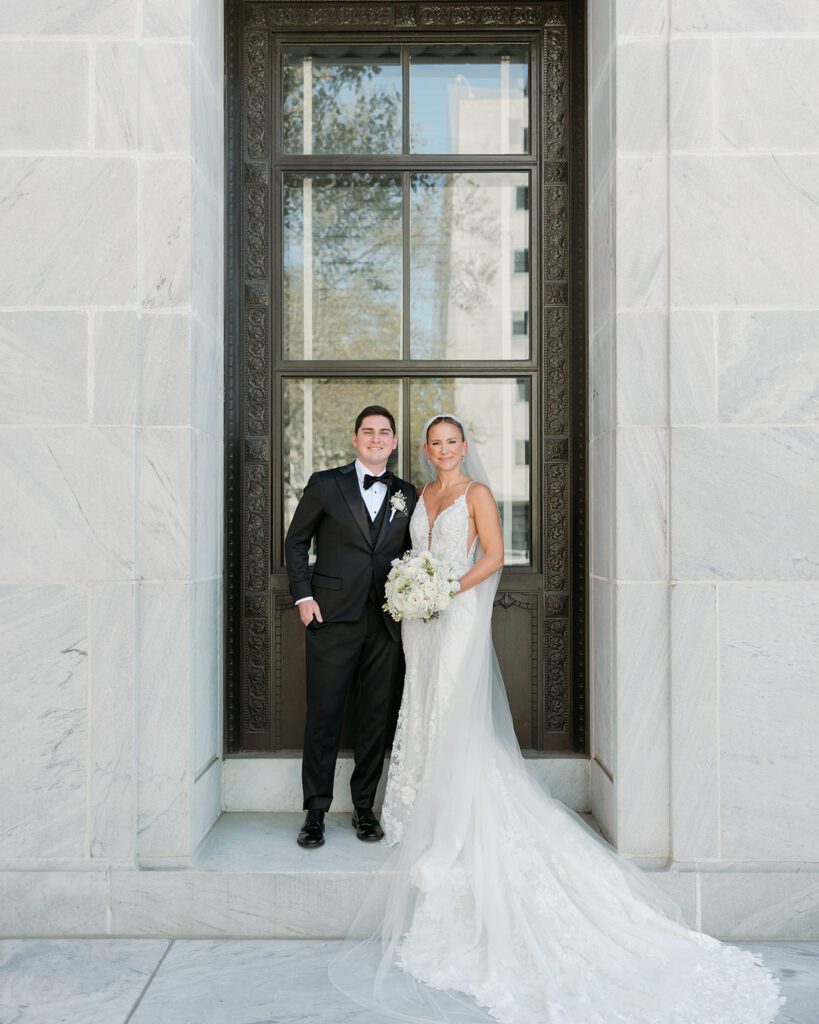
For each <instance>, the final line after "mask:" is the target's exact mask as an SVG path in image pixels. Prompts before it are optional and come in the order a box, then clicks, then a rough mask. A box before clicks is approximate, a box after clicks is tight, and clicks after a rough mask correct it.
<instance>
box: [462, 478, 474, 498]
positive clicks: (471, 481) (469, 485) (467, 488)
mask: <svg viewBox="0 0 819 1024" xmlns="http://www.w3.org/2000/svg"><path fill="white" fill-rule="evenodd" d="M474 483H475V481H474V480H470V481H469V483H468V484H467V485H466V490H465V491H464V497H466V496H467V494H469V488H470V487H471V486H472V484H474Z"/></svg>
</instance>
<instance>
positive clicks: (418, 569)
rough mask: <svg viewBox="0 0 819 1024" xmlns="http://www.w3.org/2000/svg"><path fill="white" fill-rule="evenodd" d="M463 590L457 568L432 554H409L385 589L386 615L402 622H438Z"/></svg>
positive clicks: (395, 565)
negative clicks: (461, 589) (406, 619)
mask: <svg viewBox="0 0 819 1024" xmlns="http://www.w3.org/2000/svg"><path fill="white" fill-rule="evenodd" d="M458 589H459V584H458V579H457V573H456V572H455V569H454V567H453V566H451V565H448V564H446V563H444V562H441V560H440V559H438V558H436V557H435V556H434V555H432V554H430V552H429V551H420V552H413V551H408V552H407V553H406V554H405V555H404V556H403V558H401V559H398V560H397V561H396V562H394V563H393V566H392V568H391V569H390V573H389V576H388V577H387V583H386V586H385V588H384V594H385V597H386V601H385V603H384V611H386V612H389V614H390V615H391V616H392V617H393V619H395V621H396V622H400V621H401V620H402V619H403V618H408V619H422V620H423V621H424V622H429V621H430V620H431V619H436V618H437V617H438V615H439V613H440V612H442V611H443V610H444V609H445V608H446V607H447V606H448V605H449V603H450V601H451V600H452V597H453V595H454V594H455V593H456V592H457V590H458Z"/></svg>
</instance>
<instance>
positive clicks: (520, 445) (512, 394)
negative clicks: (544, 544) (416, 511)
mask: <svg viewBox="0 0 819 1024" xmlns="http://www.w3.org/2000/svg"><path fill="white" fill-rule="evenodd" d="M529 383H530V381H529V378H528V377H519V378H498V377H490V378H485V377H480V378H476V377H429V378H424V379H420V380H419V379H415V380H412V381H411V382H410V432H411V435H412V437H411V444H410V448H409V451H410V458H411V479H412V481H413V482H414V483H419V484H420V483H422V482H423V481H421V480H420V463H419V458H418V443H417V442H418V440H419V437H420V432H421V429H422V427H423V425H424V423H426V421H427V420H428V419H429V418H430V417H431V416H434V415H437V414H439V413H441V412H450V413H455V414H456V415H457V416H458V417H459V418H460V419H462V420H463V421H464V422H465V423H466V425H467V426H468V427H469V430H470V432H471V434H472V436H473V439H474V442H475V444H476V445H477V447H478V451H479V454H480V456H481V460H482V461H483V464H484V466H485V467H486V472H487V474H488V476H489V480H490V483H491V485H492V491H493V493H494V495H495V500H496V501H497V503H498V508H499V509H500V514H501V522H502V524H503V541H504V546H505V549H506V564H507V565H529V564H530V563H531V543H530V520H531V510H530V484H531V452H530V439H529V405H530V399H529V390H530V388H529Z"/></svg>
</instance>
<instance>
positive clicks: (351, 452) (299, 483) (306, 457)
mask: <svg viewBox="0 0 819 1024" xmlns="http://www.w3.org/2000/svg"><path fill="white" fill-rule="evenodd" d="M367 405H383V406H384V407H385V408H386V409H389V411H390V412H391V413H392V414H393V416H394V417H395V421H396V424H397V425H398V436H399V447H398V448H396V450H395V451H394V452H393V454H392V456H391V457H390V461H389V463H388V466H389V468H390V469H392V470H395V471H396V472H400V469H399V467H400V465H401V462H400V457H401V448H400V438H401V428H400V424H401V422H402V401H401V382H400V380H385V379H383V378H372V377H365V378H360V379H349V378H330V379H327V378H317V377H306V378H304V377H299V378H293V377H287V378H285V380H284V382H283V387H282V416H283V424H284V429H283V437H282V455H283V459H284V462H283V474H282V477H283V480H282V482H283V490H284V516H283V519H284V531H285V532H287V528H288V526H289V525H290V520H291V519H292V518H293V512H294V511H295V509H296V505H297V504H298V502H299V499H300V498H301V495H302V491H303V490H304V486H305V484H306V483H307V481H308V480H309V479H310V474H311V473H314V472H316V470H320V469H330V468H331V467H332V466H343V465H344V464H345V463H347V462H352V461H353V459H354V458H355V449H354V448H353V445H352V440H351V439H352V436H353V429H354V427H355V418H356V416H357V415H358V414H359V412H361V410H362V409H363V408H364V407H365V406H367Z"/></svg>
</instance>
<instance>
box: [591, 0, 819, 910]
mask: <svg viewBox="0 0 819 1024" xmlns="http://www.w3.org/2000/svg"><path fill="white" fill-rule="evenodd" d="M615 7H616V10H615V12H614V15H612V12H611V9H610V5H609V4H608V3H605V2H600V3H597V2H596V0H594V2H592V4H591V11H590V13H591V19H590V21H591V24H590V48H591V50H590V56H591V59H590V78H589V83H590V101H589V113H590V119H591V140H590V141H591V146H590V169H589V174H590V180H591V183H592V188H591V195H592V199H591V207H590V215H591V220H592V243H591V251H590V257H591V263H592V271H591V278H592V279H591V309H592V333H591V341H590V346H591V348H590V365H591V380H592V393H593V394H592V402H593V407H592V410H591V422H592V431H591V435H592V440H591V449H590V459H591V481H592V489H593V493H594V492H595V491H596V494H597V498H594V497H593V498H592V502H593V506H592V515H591V531H592V536H591V551H592V573H593V578H592V636H593V656H594V657H593V664H594V668H593V675H594V708H595V710H594V717H593V721H594V746H593V754H594V762H593V766H592V794H593V798H594V799H595V803H594V809H595V813H596V814H597V816H598V818H599V819H600V820H601V822H603V824H604V826H605V827H606V828H607V830H608V831H609V834H610V835H612V837H614V838H616V840H617V843H618V846H619V848H620V849H621V850H622V851H623V852H627V853H630V854H633V855H635V856H639V857H645V858H647V859H651V858H657V859H662V858H668V857H673V859H674V861H675V862H677V863H678V864H680V865H686V864H688V865H692V866H695V867H698V868H702V867H703V865H705V866H707V865H711V866H719V865H722V866H723V867H726V868H727V867H728V866H729V865H731V864H736V863H740V862H742V863H744V864H745V865H746V868H747V865H748V864H749V863H751V864H753V863H755V862H757V863H765V864H770V863H771V862H775V863H776V864H777V865H779V866H780V868H782V866H783V865H784V867H785V868H787V866H788V865H791V866H792V867H793V870H794V871H796V870H798V869H799V867H800V865H804V864H805V863H806V862H813V861H815V860H816V850H817V849H819V797H818V796H817V789H816V787H815V785H814V784H813V783H812V779H813V778H815V775H816V770H817V753H819V751H818V750H817V741H816V736H817V724H819V723H818V722H817V713H819V712H818V711H817V703H816V699H815V693H814V680H815V676H816V666H817V663H819V617H817V615H816V605H817V595H819V533H817V531H816V530H815V529H814V528H813V526H812V523H813V521H814V520H815V507H816V495H817V494H819V458H818V457H817V456H818V455H819V416H818V415H817V414H818V413H819V383H817V382H818V381H819V358H818V357H817V352H819V345H818V344H817V342H818V341H819V277H817V275H816V273H815V267H816V266H817V265H819V230H818V229H819V184H817V183H819V102H818V101H819V36H817V32H819V8H817V6H816V4H815V3H811V2H810V0H803V2H797V3H793V4H778V3H777V4H771V3H766V4H761V3H755V2H753V3H739V2H738V0H737V2H734V0H717V2H713V0H708V2H705V0H617V2H616V4H615ZM595 22H596V24H595ZM608 93H611V94H612V96H613V98H612V99H608V98H607V94H608ZM606 110H609V111H610V112H611V124H612V128H611V134H610V135H609V132H608V129H607V128H606V126H605V123H604V121H605V112H606ZM595 140H596V141H595ZM601 190H608V191H609V192H610V194H611V195H613V200H609V201H606V200H605V199H603V198H602V197H601V194H600V193H601ZM607 237H608V238H609V239H610V245H609V249H608V251H607V250H606V248H605V241H604V240H605V239H606V238H607ZM607 258H608V259H609V260H610V261H611V262H613V268H612V269H610V270H609V268H608V267H607V263H606V260H607ZM612 280H613V284H612ZM595 404H596V405H597V409H596V410H595V408H594V405H595ZM601 631H602V632H601ZM607 637H610V638H611V640H610V642H609V641H608V640H607V639H606V638H607ZM596 766H597V767H596ZM604 768H605V769H607V770H608V771H607V772H606V771H604V770H603V769H604ZM595 779H597V784H596V786H595ZM595 794H596V797H595ZM782 869H783V870H784V868H782ZM723 880H724V879H723ZM702 891H703V892H705V889H703V890H702Z"/></svg>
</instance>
